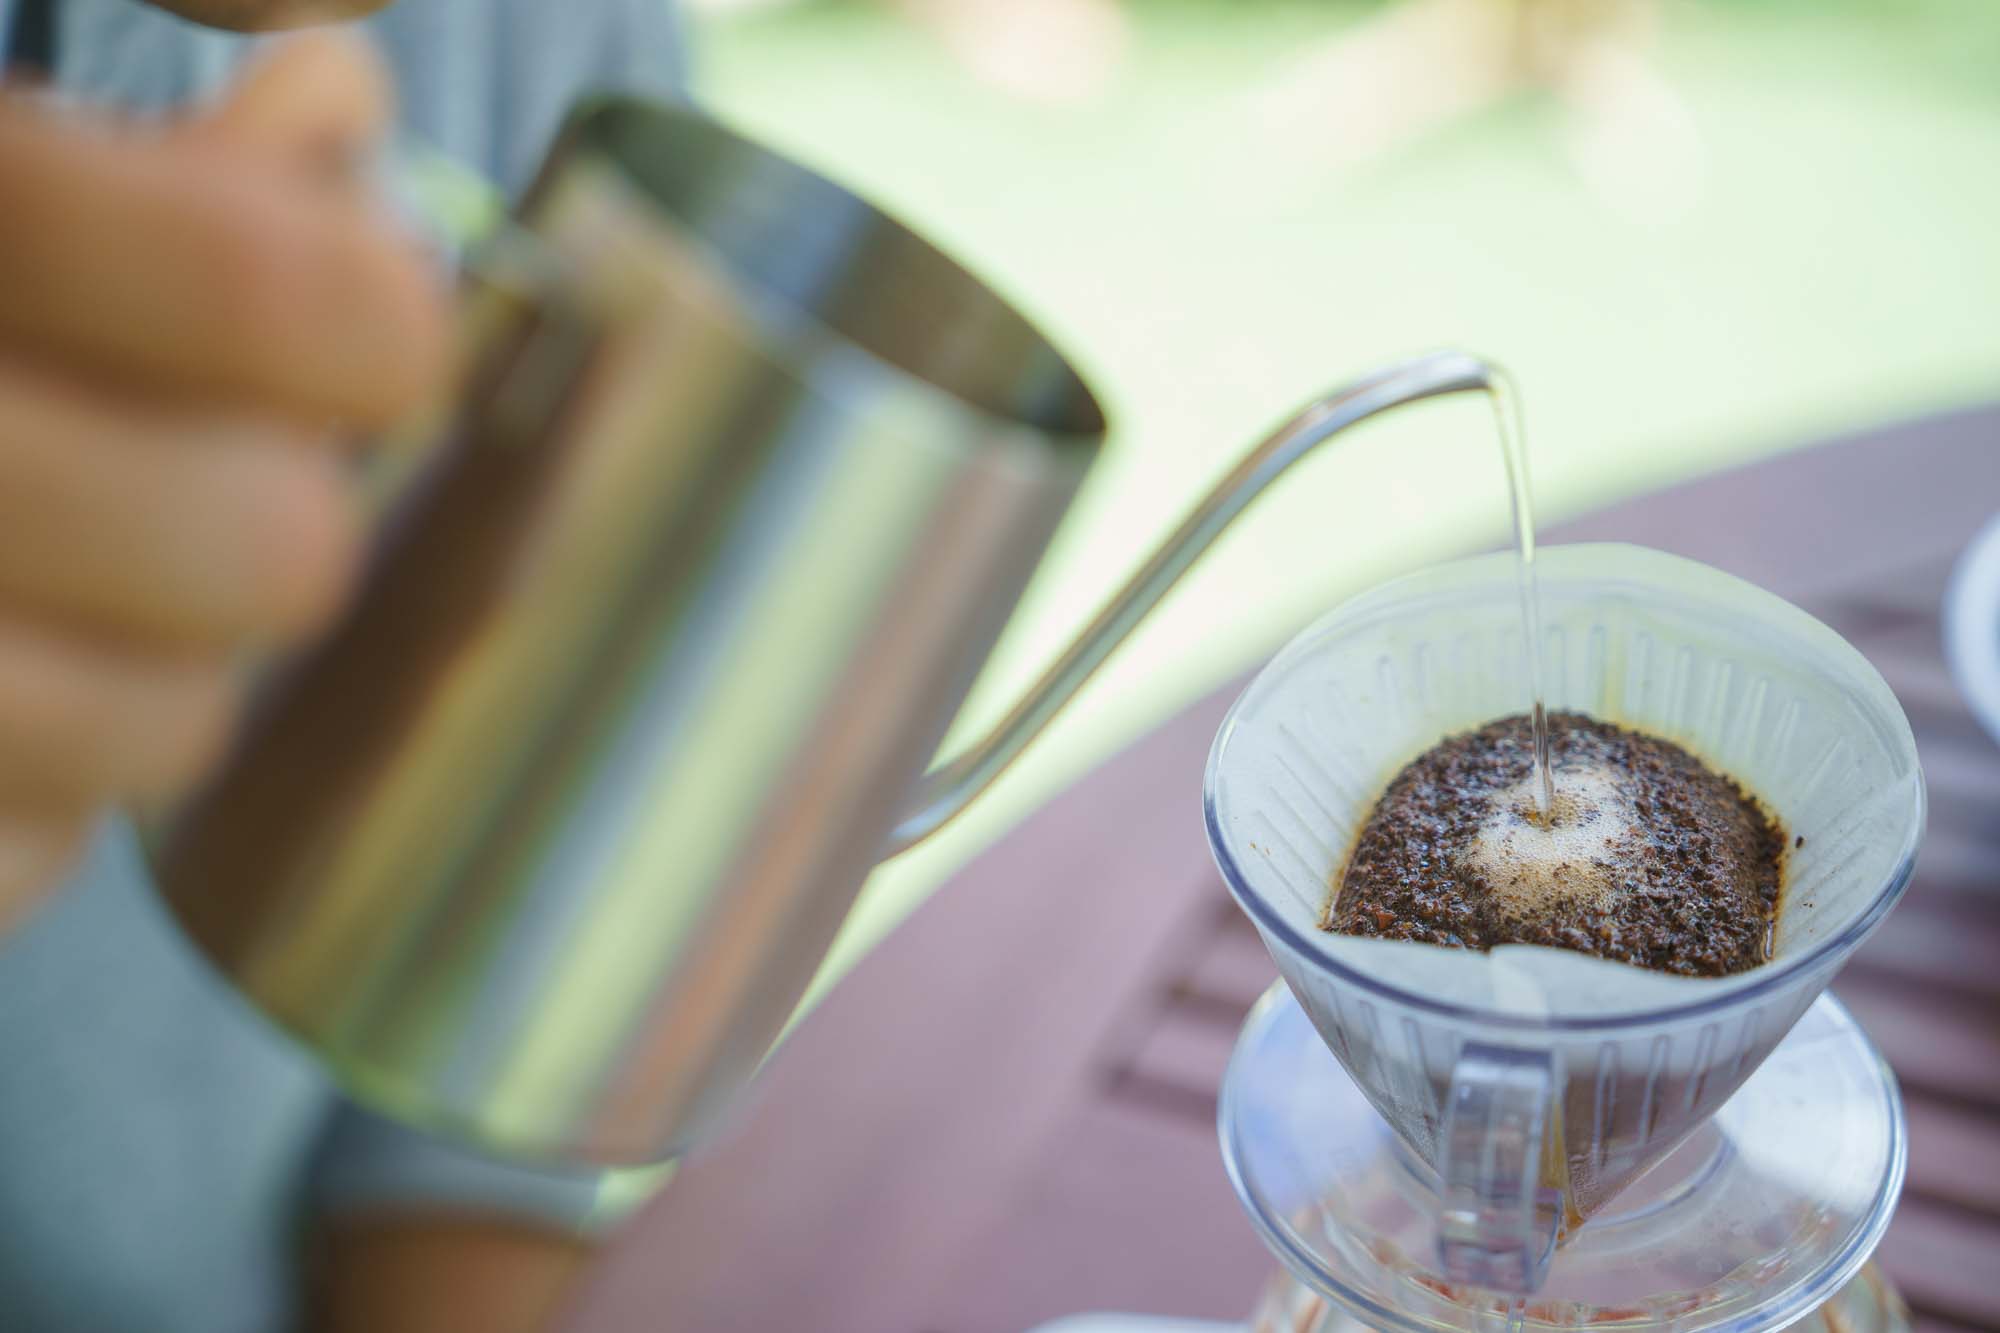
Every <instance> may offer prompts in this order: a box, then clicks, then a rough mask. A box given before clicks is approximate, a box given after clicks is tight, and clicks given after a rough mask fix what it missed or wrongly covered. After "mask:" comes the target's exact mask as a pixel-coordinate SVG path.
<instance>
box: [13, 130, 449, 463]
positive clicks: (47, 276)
mask: <svg viewBox="0 0 2000 1333" xmlns="http://www.w3.org/2000/svg"><path fill="white" fill-rule="evenodd" d="M253 157H254V155H252V154H248V153H245V152H243V151H241V150H237V149H234V148H233V147H230V146H228V145H224V144H219V143H216V142H212V141H204V142H177V141H174V140H171V139H165V140H163V139H160V138H157V137H155V138H152V139H142V138H140V137H138V136H134V135H120V134H113V133H106V132H104V131H103V130H102V129H89V128H82V127H78V126H73V125H63V126H60V127H58V126H54V125H51V124H50V122H49V119H48V118H47V117H46V116H36V115H31V114H28V113H25V112H22V111H21V110H20V109H19V108H18V107H6V106H0V195H4V206H0V292H4V293H6V299H5V300H4V301H0V343H11V344H13V345H14V346H16V347H23V346H25V347H31V348H34V349H36V350H37V351H38V352H41V353H43V354H48V355H54V356H58V357H61V358H63V359H64V360H66V361H68V362H70V363H72V364H79V365H83V366H86V367H89V368H91V369H93V370H94V371H99V372H102V373H106V374H111V375H115V376H118V377H121V378H123V379H126V380H129V381H132V382H134V383H137V384H140V385H145V386H150V387H152V388H154V389H157V390H161V391H165V392H170V393H173V394H176V395H179V396H182V397H187V398H193V399H202V400H209V401H217V402H246V403H251V404H256V405H260V406H263V407H265V408H268V409H270V410H272V411H276V412H282V413H285V414H288V415H291V416H294V417H296V418H300V419H308V420H322V419H330V420H335V421H340V422H344V423H348V424H352V425H357V426H363V427H374V426H380V425H384V424H386V423H388V422H390V421H393V420H394V419H395V418H396V417H398V416H399V415H401V414H402V413H403V412H405V411H407V410H408V409H410V408H411V407H412V406H414V405H415V404H416V403H417V402H418V401H420V400H421V399H422V398H423V397H424V396H425V395H426V394H427V393H428V392H429V391H430V389H431V388H432V386H433V384H434V383H435V382H436V381H437V380H438V378H439V376H440V373H441V371H442V368H443V366H444V361H445V350H446V347H445V307H444V302H443V296H442V293H441V291H440V289H439V286H438V284H437V282H436V280H435V275H434V273H433V272H432V271H431V269H430V268H429V266H428V265H427V264H426V262H425V261H424V260H423V259H422V258H421V257H420V256H419V255H418V253H417V252H416V251H415V249H414V248H413V247H411V246H409V245H408V244H407V243H406V242H405V240H404V239H403V238H402V237H401V236H400V235H398V234H397V233H396V232H395V230H394V229H393V227H392V226H391V225H390V224H389V223H388V222H387V221H386V220H385V219H384V218H382V217H381V216H379V215H378V212H377V210H375V209H374V208H372V207H371V206H369V205H368V204H366V203H364V202H362V201H361V200H359V199H357V198H354V197H350V196H346V195H333V194H330V193H329V192H328V191H326V190H324V189H315V188H307V187H303V186H301V184H300V182H299V181H298V179H297V174H298V173H296V172H295V171H289V170H285V169H281V168H279V167H277V166H273V165H271V164H269V163H267V162H264V163H262V164H261V165H260V162H261V159H255V160H253Z"/></svg>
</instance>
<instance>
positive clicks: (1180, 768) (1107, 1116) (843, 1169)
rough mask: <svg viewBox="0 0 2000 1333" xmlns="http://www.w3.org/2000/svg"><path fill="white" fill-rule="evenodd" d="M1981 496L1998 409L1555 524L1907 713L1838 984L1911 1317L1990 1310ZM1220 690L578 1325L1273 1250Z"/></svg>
mask: <svg viewBox="0 0 2000 1333" xmlns="http://www.w3.org/2000/svg"><path fill="white" fill-rule="evenodd" d="M1996 511H2000V409H1987V410H1981V411H1973V412H1966V413H1961V414H1956V415H1952V416H1946V417H1940V418H1935V419H1930V420H1925V421H1921V422H1917V423H1914V424H1908V425H1903V426H1899V427H1895V428H1892V429H1886V430H1880V431H1875V432H1870V433H1868V434H1866V435H1862V436H1856V437H1853V438H1849V439H1844V440H1839V441H1835V442H1832V443H1830V444H1826V445H1822V446H1819V447H1816V448H1812V449H1808V450H1804V451H1800V452H1797V453H1793V454H1789V455H1786V456H1783V457H1780V458H1777V459H1773V460H1769V461H1766V462H1763V463H1759V464H1756V465H1753V466H1751V467H1748V468H1744V469H1741V470H1739V471H1735V472H1730V473H1726V474H1722V475H1718V476H1713V477H1709V478H1705V479H1703V480H1700V481H1698V482H1695V483H1692V484H1689V485H1686V486H1682V487H1679V488H1676V489H1674V490H1670V491H1666V492H1663V493H1660V494H1657V495H1652V496H1648V497H1645V498H1643V499H1640V500H1636V501H1632V502H1628V503H1625V504H1621V505H1618V506H1616V507H1614V508H1611V509H1607V510H1604V511H1602V512H1599V513H1597V514H1593V515H1590V516H1588V517H1586V518H1584V519H1582V520H1580V521H1576V522H1571V523H1566V524H1563V525H1561V526H1560V527H1558V528H1556V529H1554V530H1553V531H1551V532H1550V533H1549V534H1548V538H1549V540H1553V541H1576V540H1622V541H1634V542H1639V543H1643V544H1645V545H1649V546H1655V547H1660V548H1663V549H1666V550H1670V551H1675V552H1678V553H1681V554H1684V555H1687V556H1691V557H1693V558H1695V559H1698V560H1702V561H1705V562H1707V563H1709V564H1712V565H1716V566H1719V567H1720V568H1723V569H1726V570H1729V571H1731V572H1734V573H1737V574H1740V575H1742V576H1744V577H1746V578H1749V579H1751V580H1753V581H1755V582H1757V583H1759V584H1762V585H1763V586H1765V587H1767V588H1770V589H1772V590H1774V591H1776V592H1778V593H1780V594H1782V595H1784V596H1786V597H1788V598H1790V599H1791V600H1793V601H1795V602H1798V603H1799V604H1801V605H1803V606H1805V607H1806V608H1807V609H1809V610H1811V611H1812V612H1813V613H1814V614H1816V615H1818V616H1820V617H1821V618H1822V619H1824V620H1826V621H1827V622H1828V623H1829V624H1831V625H1832V626H1833V627H1834V628H1835V629H1837V630H1839V631H1840V632H1841V633H1843V634H1845V635H1846V636H1848V638H1849V639H1851V640H1852V641H1853V642H1854V643H1855V644H1856V645H1857V646H1859V647H1860V648H1861V650H1862V651H1863V652H1865V653H1866V654H1867V655H1868V656H1869V658H1870V659H1871V660H1873V661H1874V663H1875V664H1876V666H1877V667H1878V668H1879V669H1880V670H1881V671H1882V673H1883V675H1884V676H1885V677H1887V679H1888V681H1889V683H1890V684H1891V685H1892V686H1893V687H1894V688H1895V690H1896V692H1897V695H1898V696H1899V697H1900V698H1901V700H1902V702H1903V706H1904V708H1905V710H1906V711H1907V712H1908V714H1909V717H1910V721H1911V724H1912V725H1913V727H1914V729H1915V731H1916V734H1917V739H1918V745H1919V749H1920V751H1921V753H1922V757H1923V763H1924V769H1925V773H1926V776H1927V779H1928V782H1929V784H1930V795H1931V817H1930V827H1929V832H1928V835H1927V838H1926V841H1925V845H1924V851H1923V854H1922V859H1921V863H1920V866H1919V870H1918V874H1917V879H1916V882H1915V884H1914V886H1913V887H1912V889H1911V891H1910V893H1909V895H1908V897H1907V898H1906V899H1905V900H1904V902H1903V904H1902V906H1900V907H1899V908H1898V909H1897V911H1896V912H1895V913H1894V914H1892V915H1891V917H1890V918H1889V920H1888V922H1887V924H1886V925H1885V926H1884V927H1883V928H1882V930H1881V931H1880V932H1879V934H1878V935H1877V936H1876V937H1875V938H1874V939H1873V940H1871V941H1870V942H1869V943H1868V945H1867V946H1866V947H1865V948H1863V949H1862V951H1861V952H1860V954H1859V955H1858V956H1857V957H1856V959H1855V960H1854V962H1853V963H1852V964H1851V965H1850V966H1849V967H1848V968H1847V970H1846V971H1845V972H1843V973H1842V975H1841V977H1840V980H1839V982H1838V984H1837V990H1838V992H1839V994H1840V995H1841V997H1842V998H1843V999H1844V1000H1845V1001H1846V1002H1847V1004H1848V1005H1849V1007H1850V1008H1851V1009H1852V1010H1853V1011H1854V1012H1855V1014H1856V1015H1857V1016H1858V1017H1859V1018H1860V1020H1861V1022H1862V1023H1863V1024H1864V1025H1865V1026H1866V1027H1867V1029H1868V1031H1869V1032H1870V1033H1871V1034H1872V1035H1873V1036H1874V1038H1875V1040H1876V1041H1877V1042H1878V1043H1880V1045H1881V1046H1882V1048H1883V1050H1884V1051H1885V1052H1886V1053H1887V1054H1888V1057H1889V1059H1890V1062H1891V1063H1892V1064H1893V1065H1894V1066H1895V1069H1896V1072H1897V1074H1898V1076H1899V1077H1900V1078H1901V1080H1902V1086H1903V1091H1904V1095H1905V1097H1906V1099H1907V1103H1908V1109H1909V1119H1910V1172H1909V1184H1908V1187H1907V1189H1906V1191H1905V1193H1904V1196H1903V1203H1902V1206H1901V1209H1900V1210H1899V1212H1898V1214H1897V1217H1896V1221H1895V1223H1894V1225H1893V1227H1892V1228H1891V1230H1890V1232H1889V1235H1888V1238H1887V1240H1886V1241H1885V1242H1884V1243H1883V1246H1882V1249H1881V1252H1880V1257H1881V1259H1882V1262H1883V1263H1884V1265H1885V1266H1886V1267H1887V1269H1888V1270H1889V1272H1890V1273H1891V1274H1892V1275H1893V1276H1894V1278H1895V1279H1896V1281H1897V1282H1898V1283H1899V1284H1900V1286H1901V1287H1902V1289H1903V1292H1904V1294H1905V1295H1906V1296H1907V1298H1908V1299H1909V1302H1910V1304H1911V1306H1912V1308H1913V1310H1914V1311H1915V1313H1916V1315H1917V1318H1918V1323H1919V1326H1920V1327H1922V1328H1926V1329H1930V1330H1938V1331H1939V1333H1946V1331H1948V1330H1957V1329H1992V1330H2000V1004H1996V1000H2000V749H1997V748H1996V747H1995V745H1994V743H1993V741H1992V740H1991V739H1990V738H1988V737H1987V736H1986V735H1985V734H1984V733H1983V732H1982V731H1981V730H1980V729H1979V728H1978V726H1977V725H1976V723H1975V722H1974V720H1973V719H1972V717H1971V716H1970V714H1969V713H1968V712H1967V711H1966V708H1965V706H1964V704H1963V703H1962V702H1961V701H1960V698H1959V696H1958V693H1957V691H1956V690H1955V689H1954V688H1953V686H1952V683H1951V681H1950V679H1949V676H1948V675H1947V673H1946V669H1945V667H1944V664H1943V662H1942V660H1941V657H1940V652H1939V635H1938V613H1937V612H1938V604H1939V599H1940V596H1941V595H1942V592H1943V588H1944V584H1945V580H1946V577H1947V575H1948V573H1949V570H1950V566H1951V562H1952V560H1953V557H1954V556H1955V555H1956V553H1957V552H1958V551H1959V550H1960V549H1961V548H1962V547H1963V546H1964V544H1965V543H1966V541H1967V540H1968V539H1969V538H1970V536H1971V535H1972V534H1973V532H1974V531H1975V530H1976V529H1977V528H1978V526H1979V525H1980V523H1981V522H1983V521H1984V520H1985V519H1986V518H1987V517H1989V516H1990V515H1992V514H1993V513H1994V512H1996ZM1237 688H1238V686H1235V685H1232V686H1231V687H1229V688H1228V689H1225V690H1223V691H1220V692H1218V693H1216V694H1214V695H1211V696H1210V697H1208V698H1206V699H1203V700H1201V701H1200V702H1199V703H1197V704H1195V705H1194V706H1193V707H1191V708H1189V709H1187V710H1186V711H1185V712H1183V713H1182V714H1180V715H1179V716H1178V717H1176V718H1174V719H1173V720H1172V721H1170V722H1168V723H1167V724H1166V725H1164V726H1162V727H1160V728H1159V729H1158V730H1157V731H1155V732H1154V733H1152V734H1151V735H1150V736H1148V737H1146V738H1145V739H1144V740H1142V741H1140V742H1139V743H1138V744H1136V745H1134V746H1132V747H1131V748H1130V749H1128V750H1127V751H1125V752H1124V753H1123V754H1121V755H1119V756H1117V757H1116V758H1114V759H1112V760H1111V761H1110V762H1108V763H1106V764H1105V765H1104V766H1102V767H1101V768H1099V769H1098V770H1097V771H1096V772H1094V773H1093V774H1091V775H1090V776H1088V777H1087V778H1085V779H1084V780H1083V781H1081V782H1079V783H1078V784H1076V785H1075V786H1074V787H1072V788H1071V789H1070V790H1069V791H1067V792H1065V793H1064V794H1062V795H1061V796H1059V797H1058V798H1056V799H1055V800H1054V801H1052V802H1050V803H1049V804H1048V805H1047V806H1045V807H1044V808H1043V809H1041V810H1040V811H1039V812H1037V813H1036V814H1035V815H1034V816H1032V817H1031V818H1030V819H1028V820H1027V821H1026V822H1024V823H1023V824H1022V825H1021V826H1020V827H1019V828H1017V829H1016V830H1015V831H1014V832H1013V833H1011V834H1010V835H1009V836H1008V837H1006V838H1005V839H1003V840H1002V841H1001V842H999V843H998V844H996V845H995V846H994V847H992V848H991V849H990V850H989V851H987V852H986V853H985V854H984V855H982V856H981V857H979V858H978V859H977V860H976V861H974V862H973V863H972V864H970V865H968V866H967V867H966V868H965V869H964V870H963V871H962V872H960V873H959V874H958V875H957V876H955V877H954V878H953V879H952V881H951V882H949V883H948V884H947V885H945V886H944V887H943V888H942V889H941V891H940V892H939V893H938V894H937V895H936V896H935V897H933V898H932V899H931V900H930V901H929V902H928V903H926V904H925V905H924V906H923V907H922V908H921V909H919V910H918V911H917V912H916V913H915V914H914V915H913V916H912V917H911V919H910V920H909V921H908V922H907V923H905V924H904V925H903V926H902V927H901V928H900V929H899V930H897V931H896V932H895V933H893V934H892V935H891V936H890V937H889V939H888V940H886V941H885V942H884V944H883V945H882V946H881V947H880V948H878V949H877V950H876V951H875V952H874V953H873V954H871V955H870V956H869V957H868V958H867V959H866V960H865V961H864V962H863V963H862V964H861V965H860V966H859V967H858V968H857V969H856V970H855V971H854V973H853V974H852V975H851V976H849V977H848V978H847V979H846V980H845V981H843V982H842V983H841V984H840V985H839V986H838V987H836V988H835V990H834V991H833V993H832V994H831V995H830V996H829V997H828V999H827V1000H826V1001H825V1003H824V1004H823V1005H822V1006H821V1007H820V1008H819V1009H818V1010H817V1011H816V1012H814V1013H813V1014H812V1016H811V1017H810V1018H809V1019H808V1020H807V1021H806V1022H805V1023H803V1024H802V1025H801V1026H800V1028H799V1030H798V1031H797V1032H796V1033H795V1034H794V1036H793V1037H792V1038H791V1040H790V1041H789V1042H788V1043H787V1044H786V1045H785V1047H784V1048H783V1049H782V1050H781V1051H779V1052H778V1054H777V1055H776V1056H775V1057H774V1059H773V1060H772V1061H771V1064H770V1066H769V1068H768V1069H767V1071H766V1073H765V1076H764V1077H763V1079H762V1080H761V1083H760V1085H759V1087H758V1089H757V1090H756V1092H755V1093H754V1095H753V1096H752V1098H751V1100H750V1102H749V1103H748V1104H747V1105H746V1106H745V1107H744V1108H743V1110H742V1112H741V1113H740V1114H739V1116H738V1117H737V1120H736V1122H735V1124H734V1125H733V1127H732V1128H731V1130H730V1131H729V1132H728V1133H727V1134H726V1135H724V1136H723V1137H722V1138H721V1139H720V1140H719V1141H718V1142H716V1143H714V1144H712V1145H710V1146H709V1147H708V1148H706V1149H705V1150H704V1151H702V1152H700V1153H699V1154H697V1155H696V1156H695V1157H694V1158H693V1159H692V1160H690V1161H689V1162H687V1163H686V1164H685V1166H684V1167H683V1169H682V1171H681V1173H680V1174H679V1176H678V1177H677V1178H676V1179H675V1181H674V1182H673V1184H672V1185H671V1186H670V1187H669V1188H668V1189H667V1190H666V1191H664V1192H663V1193H662V1195H661V1196H660V1198H659V1199H658V1200H656V1201H655V1202H654V1204H653V1205H652V1206H651V1207H650V1208H649V1209H648V1210H647V1211H646V1212H645V1213H644V1214H643V1215H642V1216H641V1218H640V1219H639V1220H638V1221H637V1222H636V1224H635V1225H634V1226H633V1227H632V1228H631V1230H630V1231H629V1233H628V1234H627V1235H626V1236H625V1237H624V1238H623V1239H622V1241H621V1243H620V1244H619V1246H618V1247H617V1249H616V1250H615V1252H614V1253H613V1254H612V1256H611V1258H610V1260H609V1262H608V1263H607V1264H606V1265H605V1267H604V1269H603V1271H602V1272H601V1273H600V1274H599V1276H598V1278H597V1280H596V1281H595V1283H594V1284H593V1286H592V1288H591V1290H590V1291H589V1292H588V1293H587V1296H586V1299H585V1300H584V1302H583V1308H582V1310H581V1312H580V1317H579V1318H578V1319H577V1320H576V1322H575V1327H576V1328H577V1329H578V1330H579V1333H612V1331H613V1330H617V1331H618V1333H625V1331H626V1330H639V1329H647V1330H651V1329H673V1330H676V1331H677V1333H701V1331H702V1330H725V1329H726V1330H758V1331H759V1333H764V1331H767V1330H768V1331H771V1333H776V1331H778V1330H811V1331H812V1333H847V1331H848V1330H852V1331H853V1333H1013V1331H1014V1330H1020V1329H1024V1328H1028V1327H1032V1326H1033V1325H1035V1324H1037V1323H1039V1322H1041V1321H1043V1320H1046V1319H1050V1318H1054V1317H1056V1316H1059V1315H1062V1314H1067V1313H1074V1312H1078V1311H1086V1310H1107V1309H1117V1310H1134V1311H1147V1312H1153V1313H1160V1314H1178V1315H1187V1316H1206V1317H1213V1318H1241V1317H1242V1316H1244V1315H1245V1314H1246V1313H1247V1311H1248V1309H1249V1306H1250V1304H1251V1302H1252V1300H1253V1299H1254V1297H1255V1294H1256V1291H1257V1288H1258V1286H1259V1284H1260V1283H1261V1282H1262V1281H1263V1279H1264V1278H1265V1276H1266V1275H1267V1273H1268V1272H1269V1271H1270V1268H1271V1264H1272V1261H1271V1260H1270V1258H1269V1257H1268V1256H1267V1255H1266V1254H1265V1252H1264V1250H1263V1248H1262V1247H1261V1246H1260V1245H1259V1243H1258V1242H1257V1240H1256V1238H1255V1236H1253V1235H1252V1233H1251V1230H1250V1226H1249V1224H1248V1222H1246V1221H1245V1220H1244V1218H1243V1216H1242V1215H1241V1213H1240V1211H1239V1210H1238V1207H1237V1204H1236V1200H1235V1198H1234V1196H1233V1195H1232V1194H1231V1192H1230V1189H1229V1184H1228V1182H1227V1180H1226V1179H1225V1178H1224V1175H1223V1170H1222V1164H1221V1159H1220V1156H1219V1154H1218V1150H1217V1147H1216V1140H1215V1130H1214V1111H1215V1092H1216V1086H1217V1083H1218V1081H1219V1078H1220V1075H1221V1072H1222V1067H1223V1062H1224V1060H1225V1058H1226V1057H1227V1055H1228V1052H1229V1049H1230V1045H1231V1043H1232V1041H1233V1040H1234V1037H1235V1034H1236V1029H1237V1027H1238V1025H1239V1024H1240V1023H1241V1021H1242V1019H1243V1016H1244V1013H1245V1011H1246V1009H1247V1008H1248V1006H1249V1004H1250V1002H1251V1001H1252V1000H1253V999H1254V998H1255V997H1256V996H1257V994H1258V993H1259V992H1260V991H1261V990H1262V989H1263V988H1264V986H1265V985H1266V984H1268V983H1269V981H1270V980H1271V979H1272V977H1273V976H1274V975H1275V973H1274V970H1273V968H1272V966H1271V964H1270V962H1269V961H1268V959H1267V958H1266V957H1265V955H1264V952H1263V949H1262V947H1261V946H1260V945H1259V943H1258V941H1257V939H1256V936H1255V935H1254V934H1253V933H1252V931H1251V930H1250V928H1249V926H1248V923H1247V922H1245V921H1244V920H1243V919H1242V918H1241V917H1240V915H1239V914H1238V913H1237V911H1236V909H1235V907H1234V905H1233V904H1232V903H1231V902H1230V900H1229V898H1228V896H1227V894H1226V893H1225V891H1224V890H1223V888H1222V886H1221V884H1220V882H1219V881H1218V880H1217V878H1216V874H1215V871H1214V868H1213V865H1212V863H1211V862H1210V859H1209V854H1208V849H1207V846H1206V843H1205V841H1204V835H1203V832H1202V823H1201V818H1200V790H1201V772H1202V765H1203V762H1204V760H1205V758H1206V756H1207V753H1208V747H1209V742H1210V740H1211V738H1212V737H1213V735H1214V732H1215V728H1216V725H1217V723H1218V721H1219V719H1220V718H1221V715H1222V713H1223V710H1224V709H1225V708H1226V707H1227V705H1228V702H1229V700H1230V699H1231V698H1232V697H1234V695H1235V693H1236V690H1237Z"/></svg>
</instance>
